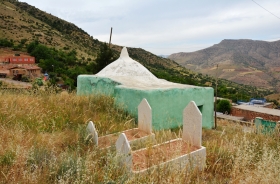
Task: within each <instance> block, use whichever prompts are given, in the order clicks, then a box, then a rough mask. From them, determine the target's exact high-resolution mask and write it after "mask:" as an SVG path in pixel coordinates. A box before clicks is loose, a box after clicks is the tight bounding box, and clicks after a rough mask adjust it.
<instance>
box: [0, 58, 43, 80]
mask: <svg viewBox="0 0 280 184" xmlns="http://www.w3.org/2000/svg"><path fill="white" fill-rule="evenodd" d="M0 75H1V77H17V78H18V79H20V78H21V77H22V76H28V77H30V78H34V77H39V76H40V75H41V68H40V67H38V66H37V65H36V64H35V57H33V56H28V55H23V54H14V55H12V54H6V55H2V56H0Z"/></svg>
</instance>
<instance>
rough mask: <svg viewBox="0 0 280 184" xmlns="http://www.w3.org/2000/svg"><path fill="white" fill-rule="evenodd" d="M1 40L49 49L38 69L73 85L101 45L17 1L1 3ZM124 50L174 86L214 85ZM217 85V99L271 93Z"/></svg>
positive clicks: (16, 46) (17, 48)
mask: <svg viewBox="0 0 280 184" xmlns="http://www.w3.org/2000/svg"><path fill="white" fill-rule="evenodd" d="M113 36H114V35H113ZM108 37H109V35H108ZM0 39H2V40H3V39H5V40H6V41H7V40H8V41H9V42H11V43H12V44H11V45H12V46H11V47H10V48H6V47H5V48H0V50H3V49H4V50H5V49H6V50H10V51H11V50H12V51H13V52H21V53H26V52H27V50H28V49H27V47H28V46H29V45H30V44H33V43H34V42H38V43H39V44H41V45H43V46H44V47H41V48H43V50H46V49H47V48H49V51H48V53H49V54H48V55H50V54H51V56H52V57H51V58H39V59H38V58H37V59H36V61H37V62H40V59H43V60H44V61H42V62H43V63H41V66H46V65H48V67H47V66H46V67H45V68H48V71H50V70H53V68H52V64H53V63H52V62H55V64H54V65H55V66H61V68H57V67H56V71H57V72H64V73H63V74H61V75H60V76H59V77H60V78H61V79H60V80H64V81H68V83H69V84H71V85H72V86H75V85H76V78H77V75H79V74H84V73H85V72H87V73H92V69H90V68H92V66H94V65H92V63H94V62H95V59H96V57H97V54H98V53H99V51H100V48H101V46H102V45H103V44H104V43H103V42H101V41H99V40H98V39H96V38H94V36H91V35H89V34H88V33H87V32H85V31H84V30H82V29H81V28H79V27H77V26H76V25H74V24H73V23H70V22H67V21H65V20H62V19H60V18H58V17H56V16H53V15H51V14H49V13H46V12H44V11H42V10H39V9H38V8H36V7H34V6H31V5H29V4H27V3H24V2H18V1H16V0H3V1H1V3H0ZM0 42H1V40H0ZM111 48H112V50H113V54H114V56H116V57H119V54H120V51H121V49H122V46H119V45H115V44H112V45H111ZM127 49H128V53H129V55H130V57H131V58H132V59H134V60H136V61H138V62H140V63H141V64H143V65H144V66H145V67H146V68H147V69H149V70H150V71H151V72H152V73H153V74H154V75H156V76H157V77H159V78H163V79H166V80H169V81H172V82H177V83H184V84H191V85H198V86H210V87H211V86H214V83H215V79H214V78H212V77H210V76H208V75H203V74H202V73H196V72H193V71H191V70H188V69H186V68H184V67H182V66H180V65H179V64H178V63H176V62H174V61H173V60H171V59H169V58H163V57H159V56H157V55H155V54H153V53H150V52H148V51H145V50H144V49H141V48H130V47H127ZM12 51H11V52H12ZM0 52H1V51H0ZM29 54H31V53H29ZM37 54H38V53H37ZM85 67H86V69H85ZM43 69H44V68H43ZM53 75H54V74H53ZM218 83H219V85H218V87H219V88H218V93H219V96H224V97H228V98H233V99H237V98H238V97H237V95H240V94H242V96H243V98H247V99H248V98H250V97H251V96H254V95H256V94H257V95H259V96H264V95H268V94H270V93H271V91H270V90H266V89H256V88H255V87H251V86H248V85H239V84H237V83H234V82H230V81H227V80H219V82H218ZM245 89H246V90H245Z"/></svg>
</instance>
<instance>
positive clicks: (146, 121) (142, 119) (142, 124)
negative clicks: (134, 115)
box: [138, 98, 152, 134]
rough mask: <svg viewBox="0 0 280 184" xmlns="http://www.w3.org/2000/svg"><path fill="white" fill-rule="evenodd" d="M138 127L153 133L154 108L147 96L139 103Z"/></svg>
mask: <svg viewBox="0 0 280 184" xmlns="http://www.w3.org/2000/svg"><path fill="white" fill-rule="evenodd" d="M138 128H139V129H140V130H143V131H144V132H146V133H148V134H151V133H152V108H151V106H150V105H149V103H148V101H147V100H146V99H145V98H144V99H143V100H142V101H141V103H140V104H139V105H138Z"/></svg>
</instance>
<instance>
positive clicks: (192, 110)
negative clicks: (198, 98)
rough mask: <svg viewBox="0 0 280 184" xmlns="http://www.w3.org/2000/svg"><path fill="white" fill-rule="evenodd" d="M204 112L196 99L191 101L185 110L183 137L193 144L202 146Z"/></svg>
mask: <svg viewBox="0 0 280 184" xmlns="http://www.w3.org/2000/svg"><path fill="white" fill-rule="evenodd" d="M201 136H202V114H201V112H200V110H199V109H198V107H197V106H196V104H195V102H194V101H191V102H190V103H189V104H188V105H187V107H186V108H185V109H184V111H183V136H182V139H183V140H185V141H187V142H190V143H191V144H192V145H193V146H197V147H201Z"/></svg>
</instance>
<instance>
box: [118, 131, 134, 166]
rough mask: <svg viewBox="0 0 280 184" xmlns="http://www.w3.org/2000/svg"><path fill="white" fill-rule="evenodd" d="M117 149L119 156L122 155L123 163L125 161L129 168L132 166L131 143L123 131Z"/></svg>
mask: <svg viewBox="0 0 280 184" xmlns="http://www.w3.org/2000/svg"><path fill="white" fill-rule="evenodd" d="M116 151H117V153H118V155H119V156H121V157H122V159H121V163H123V164H124V165H125V166H126V167H127V168H128V169H131V168H132V155H131V148H130V144H129V142H128V140H127V138H126V136H125V134H124V133H121V134H120V136H119V138H118V140H117V142H116Z"/></svg>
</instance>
